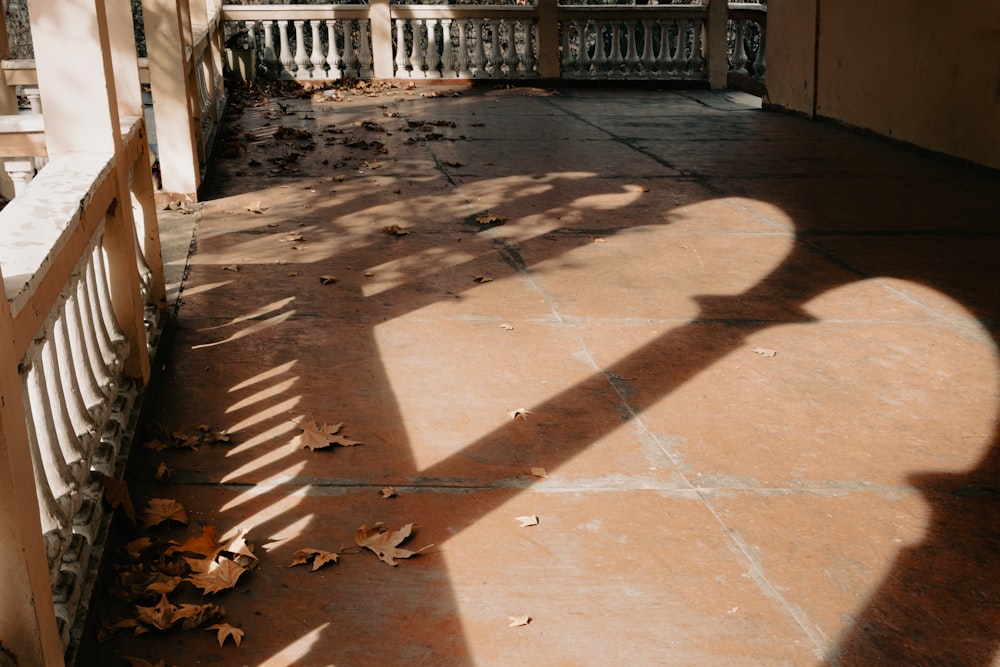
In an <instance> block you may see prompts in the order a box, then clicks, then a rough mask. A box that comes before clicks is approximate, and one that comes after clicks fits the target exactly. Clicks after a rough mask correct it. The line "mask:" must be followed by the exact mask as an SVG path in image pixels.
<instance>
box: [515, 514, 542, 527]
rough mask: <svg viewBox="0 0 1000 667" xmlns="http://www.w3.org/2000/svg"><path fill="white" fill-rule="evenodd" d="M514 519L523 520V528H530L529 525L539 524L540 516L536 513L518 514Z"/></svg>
mask: <svg viewBox="0 0 1000 667" xmlns="http://www.w3.org/2000/svg"><path fill="white" fill-rule="evenodd" d="M514 519H515V520H517V521H520V522H521V528H528V527H529V526H537V525H538V517H537V516H535V515H534V514H531V515H526V516H516V517H514Z"/></svg>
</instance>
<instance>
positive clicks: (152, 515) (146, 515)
mask: <svg viewBox="0 0 1000 667" xmlns="http://www.w3.org/2000/svg"><path fill="white" fill-rule="evenodd" d="M142 519H143V524H142V529H143V530H146V529H147V528H152V527H153V526H157V525H159V524H161V523H163V522H164V521H167V522H170V521H176V522H177V523H180V524H183V525H185V526H186V525H187V523H188V517H187V512H185V511H184V506H183V505H181V504H180V503H179V502H177V501H176V500H170V499H168V498H153V499H152V500H150V501H149V507H147V508H146V509H144V510H143V511H142Z"/></svg>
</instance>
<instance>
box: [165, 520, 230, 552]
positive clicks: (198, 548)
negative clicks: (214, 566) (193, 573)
mask: <svg viewBox="0 0 1000 667" xmlns="http://www.w3.org/2000/svg"><path fill="white" fill-rule="evenodd" d="M222 548H223V545H222V544H220V543H219V540H218V536H217V535H216V532H215V526H202V529H201V535H198V536H197V537H192V538H190V539H188V540H185V541H184V542H183V543H182V544H179V545H177V546H173V547H170V548H169V549H167V550H166V551H164V552H163V553H165V554H166V555H168V556H170V555H172V554H175V553H193V554H200V555H202V556H204V557H205V558H207V559H209V560H215V557H216V556H218V555H219V552H220V551H222Z"/></svg>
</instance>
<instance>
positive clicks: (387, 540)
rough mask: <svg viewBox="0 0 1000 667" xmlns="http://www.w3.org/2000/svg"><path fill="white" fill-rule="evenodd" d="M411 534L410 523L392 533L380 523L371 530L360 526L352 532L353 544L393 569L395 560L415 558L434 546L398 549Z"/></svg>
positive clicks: (411, 527) (411, 526)
mask: <svg viewBox="0 0 1000 667" xmlns="http://www.w3.org/2000/svg"><path fill="white" fill-rule="evenodd" d="M412 532H413V524H412V523H408V524H406V525H405V526H403V527H402V528H400V529H399V530H393V531H390V530H389V529H387V528H386V527H385V526H384V525H382V524H381V523H376V524H375V526H374V527H373V528H369V527H368V526H361V527H360V528H358V529H357V530H356V531H355V532H354V543H355V544H357V545H358V546H359V547H364V548H366V549H369V550H371V551H372V553H374V554H375V555H376V556H378V557H379V560H381V561H382V562H384V563H388V564H389V565H392V566H393V567H395V566H396V560H395V559H396V558H409V557H410V556H415V555H416V554H418V553H420V552H421V551H423V550H424V549H429V548H431V547H432V546H434V545H433V544H428V545H427V546H426V547H423V548H421V549H418V550H417V551H410V550H409V549H400V548H399V546H397V545H399V544H400V543H402V542H403V541H404V540H406V538H408V537H409V536H410V533H412Z"/></svg>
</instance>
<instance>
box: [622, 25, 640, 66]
mask: <svg viewBox="0 0 1000 667" xmlns="http://www.w3.org/2000/svg"><path fill="white" fill-rule="evenodd" d="M635 27H636V22H635V21H633V20H628V21H625V42H626V44H627V46H626V47H625V76H626V77H627V76H629V75H630V74H635V73H636V72H638V71H639V51H638V49H637V47H636V43H635V42H636V38H635Z"/></svg>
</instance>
